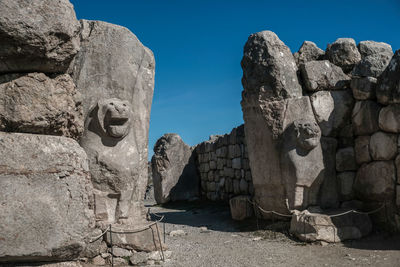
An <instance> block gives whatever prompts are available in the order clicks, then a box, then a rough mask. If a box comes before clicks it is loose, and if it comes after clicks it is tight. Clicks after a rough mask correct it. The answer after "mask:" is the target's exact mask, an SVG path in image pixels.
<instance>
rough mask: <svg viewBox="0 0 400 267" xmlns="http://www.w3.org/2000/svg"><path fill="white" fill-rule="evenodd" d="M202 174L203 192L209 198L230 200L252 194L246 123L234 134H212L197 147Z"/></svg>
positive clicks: (199, 167)
mask: <svg viewBox="0 0 400 267" xmlns="http://www.w3.org/2000/svg"><path fill="white" fill-rule="evenodd" d="M194 151H195V153H196V156H197V160H196V165H197V168H198V172H199V173H200V177H201V194H202V196H203V197H206V198H207V199H210V200H213V201H216V200H229V199H230V198H232V197H234V196H237V195H253V193H254V187H253V183H252V178H251V171H250V166H249V158H248V154H247V147H246V142H245V138H244V126H243V125H241V126H239V127H237V128H234V129H233V130H232V131H231V133H229V134H225V135H216V136H211V137H210V140H208V141H205V142H203V143H200V144H198V145H197V146H196V149H195V150H194Z"/></svg>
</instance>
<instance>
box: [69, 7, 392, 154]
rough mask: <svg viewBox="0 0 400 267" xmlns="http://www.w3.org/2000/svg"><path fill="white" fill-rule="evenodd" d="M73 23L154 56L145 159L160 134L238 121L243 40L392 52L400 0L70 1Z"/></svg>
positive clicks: (192, 136)
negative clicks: (262, 37)
mask: <svg viewBox="0 0 400 267" xmlns="http://www.w3.org/2000/svg"><path fill="white" fill-rule="evenodd" d="M71 2H72V3H73V4H74V6H75V11H76V14H77V17H78V19H82V18H85V19H92V20H102V21H107V22H110V23H115V24H119V25H122V26H125V27H127V28H128V29H130V30H131V31H132V32H133V33H134V34H135V35H136V36H137V37H138V38H139V39H140V41H141V42H142V43H143V44H144V45H146V46H147V47H149V48H150V49H151V50H152V51H153V52H154V55H155V58H156V82H155V89H154V98H153V106H152V112H151V120H150V134H149V153H150V155H152V148H153V146H154V143H155V142H156V140H157V139H158V138H159V137H161V136H162V135H163V134H164V133H178V134H179V135H180V136H181V137H182V138H183V140H184V141H185V142H186V143H188V144H189V145H195V144H197V143H200V142H202V141H204V140H207V139H208V136H209V135H211V134H224V133H228V132H230V131H231V129H232V128H233V127H236V126H238V125H239V124H241V123H243V118H242V111H241V107H240V100H241V91H242V85H241V81H240V80H241V76H242V70H241V67H240V60H241V57H242V53H243V46H244V44H245V42H246V41H247V37H248V36H249V35H250V34H251V33H254V32H258V31H262V30H271V31H273V32H275V33H276V34H277V35H278V36H279V38H280V39H281V40H282V41H283V42H284V43H286V45H288V46H289V48H290V49H291V50H292V52H296V51H297V50H298V49H299V47H300V46H301V44H302V43H303V41H305V40H308V41H313V42H315V43H316V44H317V45H318V46H319V47H320V48H322V49H324V50H325V48H326V45H327V44H328V43H331V42H333V41H335V40H336V39H337V38H340V37H352V38H354V39H355V40H356V42H359V41H363V40H374V41H380V42H386V43H389V44H391V45H392V48H393V50H394V51H395V50H397V49H400V0H354V1H352V0H331V1H326V0H293V1H289V0H287V1H285V0H272V1H261V0H246V1H237V0H230V1H229V0H226V1H218V0H113V1H111V0H85V1H82V0H71Z"/></svg>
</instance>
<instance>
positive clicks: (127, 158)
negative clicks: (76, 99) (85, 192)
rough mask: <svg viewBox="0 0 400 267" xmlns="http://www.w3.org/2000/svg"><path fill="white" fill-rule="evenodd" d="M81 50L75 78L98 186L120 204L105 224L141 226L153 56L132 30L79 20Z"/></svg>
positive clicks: (86, 143)
mask: <svg viewBox="0 0 400 267" xmlns="http://www.w3.org/2000/svg"><path fill="white" fill-rule="evenodd" d="M81 27H82V29H81V50H80V51H79V53H78V54H77V56H76V57H75V59H74V64H73V67H72V68H71V71H72V72H73V78H74V81H75V83H76V86H77V88H78V90H80V91H81V92H82V94H83V96H82V98H83V101H82V105H83V113H84V116H85V118H86V120H85V131H84V134H83V137H82V139H81V145H82V146H83V148H84V149H85V151H86V153H87V154H88V158H89V162H90V171H91V174H92V182H93V184H94V187H95V188H96V189H97V190H99V191H102V192H106V193H109V194H108V197H109V198H111V199H117V200H118V205H117V209H116V210H114V211H110V213H109V214H108V216H107V217H108V218H107V219H104V218H102V219H98V220H99V222H103V223H105V224H109V223H113V222H114V221H117V222H121V223H126V224H132V225H135V224H139V222H140V221H141V219H142V218H143V216H144V214H143V204H142V200H143V196H144V194H145V190H146V185H147V176H148V175H147V171H148V170H147V152H148V151H147V145H148V129H149V117H150V109H151V102H152V97H153V87H154V67H155V62H154V57H153V54H152V52H151V51H150V50H149V49H148V48H146V47H144V46H143V45H142V44H141V43H140V41H139V40H138V39H137V38H136V36H135V35H134V34H133V33H131V32H130V31H129V30H128V29H126V28H124V27H121V26H117V25H113V24H109V23H106V22H100V21H87V20H82V21H81Z"/></svg>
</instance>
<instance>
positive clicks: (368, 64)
mask: <svg viewBox="0 0 400 267" xmlns="http://www.w3.org/2000/svg"><path fill="white" fill-rule="evenodd" d="M358 50H359V51H360V53H361V58H362V59H361V61H360V62H359V63H358V64H357V65H355V67H354V69H353V71H352V75H354V76H360V77H368V76H371V77H378V76H379V75H380V74H381V73H382V72H383V71H384V70H385V68H386V67H387V65H388V64H389V61H390V59H391V58H392V56H393V50H392V47H391V46H390V45H388V44H386V43H379V42H374V41H362V42H360V43H359V44H358Z"/></svg>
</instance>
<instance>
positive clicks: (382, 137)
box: [369, 132, 397, 160]
mask: <svg viewBox="0 0 400 267" xmlns="http://www.w3.org/2000/svg"><path fill="white" fill-rule="evenodd" d="M369 151H370V153H371V156H372V159H373V160H391V159H394V157H395V156H396V154H397V135H395V134H388V133H384V132H376V133H374V134H373V135H372V136H371V140H370V143H369Z"/></svg>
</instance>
